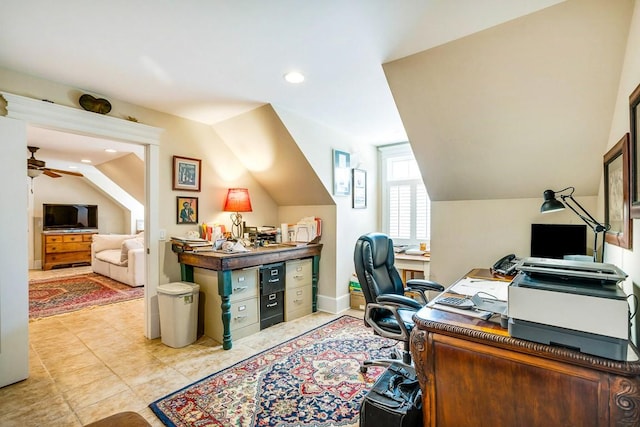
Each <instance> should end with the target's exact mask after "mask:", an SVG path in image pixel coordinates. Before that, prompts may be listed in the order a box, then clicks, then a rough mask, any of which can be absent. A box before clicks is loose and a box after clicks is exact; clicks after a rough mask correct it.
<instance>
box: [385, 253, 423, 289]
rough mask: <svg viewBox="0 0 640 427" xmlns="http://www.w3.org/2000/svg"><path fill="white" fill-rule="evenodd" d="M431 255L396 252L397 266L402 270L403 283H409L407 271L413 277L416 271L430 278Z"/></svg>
mask: <svg viewBox="0 0 640 427" xmlns="http://www.w3.org/2000/svg"><path fill="white" fill-rule="evenodd" d="M430 261H431V257H430V256H429V255H407V254H405V253H400V254H395V263H394V265H395V267H396V268H398V269H400V270H402V283H405V284H406V283H407V273H409V274H411V277H410V278H411V279H412V278H413V273H414V272H420V273H422V274H423V275H424V278H425V279H429V262H430Z"/></svg>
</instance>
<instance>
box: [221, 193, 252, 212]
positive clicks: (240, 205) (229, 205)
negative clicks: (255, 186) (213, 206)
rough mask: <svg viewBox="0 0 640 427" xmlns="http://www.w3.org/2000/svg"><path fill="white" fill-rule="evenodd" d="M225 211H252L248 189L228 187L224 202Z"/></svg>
mask: <svg viewBox="0 0 640 427" xmlns="http://www.w3.org/2000/svg"><path fill="white" fill-rule="evenodd" d="M223 210H224V211H225V212H252V209H251V199H249V190H247V189H246V188H230V189H229V191H228V192H227V200H225V202H224V209H223Z"/></svg>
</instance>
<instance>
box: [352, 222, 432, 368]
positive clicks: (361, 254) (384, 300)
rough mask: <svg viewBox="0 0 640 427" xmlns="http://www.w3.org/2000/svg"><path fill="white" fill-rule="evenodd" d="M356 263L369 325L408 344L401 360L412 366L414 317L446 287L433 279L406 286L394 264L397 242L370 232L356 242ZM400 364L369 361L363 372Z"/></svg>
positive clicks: (413, 280)
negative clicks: (410, 294) (429, 293)
mask: <svg viewBox="0 0 640 427" xmlns="http://www.w3.org/2000/svg"><path fill="white" fill-rule="evenodd" d="M353 258H354V262H355V267H356V274H357V275H358V281H359V282H360V287H361V288H362V293H363V294H364V299H365V301H366V308H365V314H364V320H365V323H366V324H367V325H368V326H371V327H372V328H373V330H374V333H376V334H378V335H380V336H382V337H386V338H391V339H395V340H398V341H402V342H404V349H403V351H402V354H401V359H402V361H403V362H404V363H406V364H407V365H411V353H410V352H409V336H410V334H411V330H412V329H413V326H414V323H413V319H412V317H413V315H414V314H415V313H416V312H417V311H418V310H420V309H421V308H422V307H423V306H424V304H426V303H427V302H428V301H429V300H428V296H427V291H440V292H441V291H443V290H444V287H443V286H442V285H440V284H438V283H436V282H432V281H430V280H421V279H412V280H408V281H407V287H406V288H405V287H404V284H403V283H402V279H401V278H400V275H399V274H398V270H396V268H395V266H394V265H393V264H394V260H395V256H394V253H393V241H392V240H391V239H390V238H389V237H388V236H387V235H385V234H383V233H369V234H365V235H363V236H361V237H360V238H359V239H358V241H357V242H356V247H355V251H354V256H353ZM406 291H412V292H417V295H420V298H421V299H422V302H418V301H417V300H415V299H413V298H410V297H408V296H405V292H406ZM393 362H396V363H397V362H398V360H397V359H396V358H391V359H376V360H367V361H365V362H364V363H363V364H362V366H361V367H360V370H361V371H362V372H366V371H367V367H368V366H372V365H381V366H387V365H389V364H390V363H393Z"/></svg>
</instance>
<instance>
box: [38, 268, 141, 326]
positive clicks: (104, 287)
mask: <svg viewBox="0 0 640 427" xmlns="http://www.w3.org/2000/svg"><path fill="white" fill-rule="evenodd" d="M143 295H144V288H143V287H139V288H132V287H130V286H127V285H125V284H124V283H120V282H117V281H115V280H113V279H110V278H108V277H105V276H101V275H100V274H96V273H88V274H81V275H78V276H69V277H61V278H58V279H47V280H31V281H29V318H30V319H37V318H41V317H48V316H55V315H56V314H62V313H68V312H71V311H76V310H80V309H81V308H85V307H91V306H96V305H107V304H112V303H114V302H121V301H129V300H132V299H136V298H142V296H143Z"/></svg>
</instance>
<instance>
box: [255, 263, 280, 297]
mask: <svg viewBox="0 0 640 427" xmlns="http://www.w3.org/2000/svg"><path fill="white" fill-rule="evenodd" d="M284 281H285V275H284V263H283V262H279V263H277V264H269V265H263V266H262V267H260V293H261V294H262V295H269V294H272V293H274V292H280V291H284V288H285V284H284Z"/></svg>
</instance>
